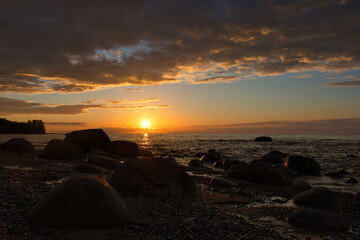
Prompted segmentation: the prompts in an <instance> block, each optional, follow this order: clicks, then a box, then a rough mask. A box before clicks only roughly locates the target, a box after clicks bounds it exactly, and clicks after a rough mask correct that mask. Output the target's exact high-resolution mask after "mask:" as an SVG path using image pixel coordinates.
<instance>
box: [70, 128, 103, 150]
mask: <svg viewBox="0 0 360 240" xmlns="http://www.w3.org/2000/svg"><path fill="white" fill-rule="evenodd" d="M64 142H66V143H73V144H78V145H79V146H80V147H81V148H82V149H83V150H84V151H85V152H89V151H90V149H91V148H97V149H100V150H103V151H105V150H106V149H107V147H108V145H109V144H110V138H109V137H108V135H107V134H106V133H105V132H104V131H103V130H102V129H87V130H80V131H73V132H70V133H67V134H66V135H65V139H64Z"/></svg>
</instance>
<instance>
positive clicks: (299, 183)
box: [292, 179, 311, 191]
mask: <svg viewBox="0 0 360 240" xmlns="http://www.w3.org/2000/svg"><path fill="white" fill-rule="evenodd" d="M292 188H293V189H295V190H298V191H306V190H310V189H311V185H310V183H308V182H307V181H306V180H304V179H298V180H296V181H295V182H294V183H293V185H292Z"/></svg>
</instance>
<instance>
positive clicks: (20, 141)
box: [2, 138, 34, 154]
mask: <svg viewBox="0 0 360 240" xmlns="http://www.w3.org/2000/svg"><path fill="white" fill-rule="evenodd" d="M2 150H5V151H8V152H16V153H20V154H23V153H29V154H31V153H34V147H33V145H32V144H31V143H30V142H29V141H27V140H26V139H24V138H11V139H10V140H9V141H7V142H5V143H4V144H3V145H2Z"/></svg>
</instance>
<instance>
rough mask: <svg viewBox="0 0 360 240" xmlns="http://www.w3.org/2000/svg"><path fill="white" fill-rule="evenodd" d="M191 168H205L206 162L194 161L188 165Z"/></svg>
mask: <svg viewBox="0 0 360 240" xmlns="http://www.w3.org/2000/svg"><path fill="white" fill-rule="evenodd" d="M188 165H189V167H204V162H202V161H200V160H197V159H192V160H191V161H190V162H189V163H188Z"/></svg>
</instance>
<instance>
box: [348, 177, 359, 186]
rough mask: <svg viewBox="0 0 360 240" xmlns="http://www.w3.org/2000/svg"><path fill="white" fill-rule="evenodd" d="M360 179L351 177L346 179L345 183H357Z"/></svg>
mask: <svg viewBox="0 0 360 240" xmlns="http://www.w3.org/2000/svg"><path fill="white" fill-rule="evenodd" d="M358 182H359V181H358V180H357V179H356V178H353V177H352V178H349V179H348V180H346V182H345V183H352V184H356V183H358Z"/></svg>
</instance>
